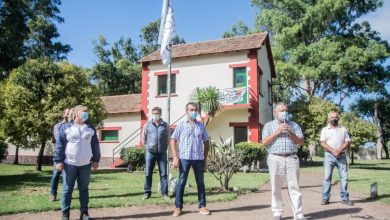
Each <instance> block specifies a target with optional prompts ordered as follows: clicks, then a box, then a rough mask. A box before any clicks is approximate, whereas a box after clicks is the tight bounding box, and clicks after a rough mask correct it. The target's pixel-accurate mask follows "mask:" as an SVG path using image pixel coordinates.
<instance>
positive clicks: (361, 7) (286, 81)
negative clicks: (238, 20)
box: [251, 0, 390, 104]
mask: <svg viewBox="0 0 390 220" xmlns="http://www.w3.org/2000/svg"><path fill="white" fill-rule="evenodd" d="M251 4H252V6H254V7H255V8H258V9H259V11H260V13H259V14H258V15H257V17H256V20H255V23H256V28H257V29H260V30H266V31H269V32H270V33H271V35H272V38H273V42H274V45H273V54H274V59H275V63H276V69H277V72H278V79H277V81H276V83H277V84H279V85H282V88H284V89H285V90H289V92H288V93H289V94H294V95H301V94H303V95H306V96H308V97H309V98H311V97H313V96H319V97H321V98H322V99H325V98H331V97H335V96H338V97H339V99H340V103H339V104H341V102H342V101H343V100H344V98H345V97H348V96H350V94H354V93H356V92H375V93H381V92H382V93H383V92H384V91H385V84H386V83H387V82H388V81H389V76H390V71H389V70H390V68H385V67H384V66H383V65H384V62H385V60H386V59H387V58H388V57H389V56H390V47H389V44H388V42H387V41H385V40H382V39H381V37H380V35H379V33H378V32H376V31H374V30H372V29H371V27H370V25H369V23H368V22H363V23H361V24H358V23H356V19H358V18H359V17H361V16H362V15H364V14H367V13H369V12H372V11H375V10H376V9H377V8H379V7H381V6H382V4H383V2H382V1H380V0H372V1H360V0H334V1H323V0H321V1H306V0H294V1H278V0H251Z"/></svg>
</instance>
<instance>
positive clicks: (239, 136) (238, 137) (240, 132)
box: [234, 127, 248, 144]
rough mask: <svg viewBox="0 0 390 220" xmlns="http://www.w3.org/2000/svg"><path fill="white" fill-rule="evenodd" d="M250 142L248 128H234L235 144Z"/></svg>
mask: <svg viewBox="0 0 390 220" xmlns="http://www.w3.org/2000/svg"><path fill="white" fill-rule="evenodd" d="M246 141H248V128H247V127H234V144H238V143H240V142H246Z"/></svg>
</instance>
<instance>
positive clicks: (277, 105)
mask: <svg viewBox="0 0 390 220" xmlns="http://www.w3.org/2000/svg"><path fill="white" fill-rule="evenodd" d="M279 106H286V107H288V105H287V104H286V103H284V102H278V103H276V104H275V108H274V111H275V110H276V109H277V108H279Z"/></svg>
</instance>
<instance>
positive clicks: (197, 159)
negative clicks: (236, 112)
mask: <svg viewBox="0 0 390 220" xmlns="http://www.w3.org/2000/svg"><path fill="white" fill-rule="evenodd" d="M197 112H198V106H197V104H195V103H193V102H190V103H188V104H187V105H186V113H187V120H183V121H181V122H180V123H179V124H178V125H177V127H176V129H175V131H174V132H173V134H172V136H171V150H172V154H173V166H174V167H179V182H178V184H177V187H176V200H175V205H176V208H175V210H174V212H173V216H176V217H177V216H180V215H181V214H182V209H183V194H184V188H185V186H186V183H187V177H188V173H189V171H190V168H191V166H192V168H193V170H194V174H195V180H196V185H197V187H198V200H199V205H198V208H199V213H201V214H204V215H210V211H209V210H208V209H207V208H206V189H205V185H204V180H203V172H204V169H205V166H206V161H207V154H208V152H209V142H208V141H209V137H208V134H207V131H206V129H205V127H204V125H203V124H202V123H201V122H198V121H197V120H196V118H197V116H198V114H197ZM177 144H179V149H178V150H177V147H176V146H177ZM203 145H204V149H203Z"/></svg>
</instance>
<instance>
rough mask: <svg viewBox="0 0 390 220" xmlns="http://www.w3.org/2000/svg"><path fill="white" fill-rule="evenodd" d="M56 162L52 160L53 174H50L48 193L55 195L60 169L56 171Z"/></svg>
mask: <svg viewBox="0 0 390 220" xmlns="http://www.w3.org/2000/svg"><path fill="white" fill-rule="evenodd" d="M56 165H57V163H56V162H54V165H53V166H54V168H53V175H52V176H51V181H50V194H52V195H54V196H57V189H58V182H59V181H60V176H61V173H62V171H58V170H57V168H56Z"/></svg>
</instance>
